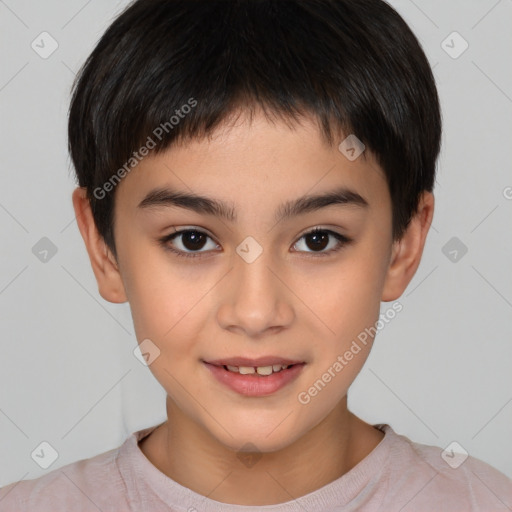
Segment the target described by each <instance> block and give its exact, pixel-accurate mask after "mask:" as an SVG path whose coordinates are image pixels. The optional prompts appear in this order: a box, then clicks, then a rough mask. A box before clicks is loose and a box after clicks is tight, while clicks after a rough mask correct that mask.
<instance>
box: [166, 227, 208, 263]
mask: <svg viewBox="0 0 512 512" xmlns="http://www.w3.org/2000/svg"><path fill="white" fill-rule="evenodd" d="M208 239H210V240H211V237H210V236H209V235H207V234H206V233H204V232H203V231H199V230H197V229H184V230H182V231H177V232H176V233H172V234H171V235H168V236H165V237H164V238H162V239H160V240H159V242H160V244H161V245H162V246H163V247H164V249H166V250H169V251H171V252H173V253H175V254H176V255H177V256H183V257H185V258H194V257H197V256H201V255H202V254H203V253H204V252H207V251H201V249H203V248H204V247H205V245H207V241H208ZM216 247H217V244H215V243H213V247H211V248H212V249H215V248H216Z"/></svg>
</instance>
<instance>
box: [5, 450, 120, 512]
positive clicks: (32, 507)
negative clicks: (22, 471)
mask: <svg viewBox="0 0 512 512" xmlns="http://www.w3.org/2000/svg"><path fill="white" fill-rule="evenodd" d="M119 449H120V447H119V448H115V449H113V450H110V451H107V452H104V453H101V454H99V455H96V456H94V457H91V458H89V459H83V460H79V461H77V462H74V463H72V464H68V465H66V466H63V467H61V468H58V469H55V470H53V471H50V472H49V473H47V474H46V475H43V476H41V477H39V478H36V479H33V480H20V481H18V482H13V483H11V484H9V485H7V486H5V487H2V488H1V489H0V512H4V511H5V512H7V511H9V512H18V511H24V512H31V511H34V512H35V511H37V512H47V511H48V512H50V511H51V512H55V511H59V510H73V511H77V512H78V511H80V512H81V511H84V512H85V511H89V510H91V511H92V510H94V511H96V512H97V511H98V510H102V511H103V512H107V511H110V510H114V506H115V510H116V511H121V510H128V506H127V505H126V506H124V508H123V505H125V504H124V503H123V501H122V500H123V496H124V495H125V493H124V492H123V486H124V483H123V480H122V478H121V474H120V472H119V470H118V468H117V464H116V458H117V455H118V452H119ZM105 487H108V488H109V492H108V493H106V492H105ZM114 489H117V492H116V493H115V504H113V503H112V497H113V495H112V490H114Z"/></svg>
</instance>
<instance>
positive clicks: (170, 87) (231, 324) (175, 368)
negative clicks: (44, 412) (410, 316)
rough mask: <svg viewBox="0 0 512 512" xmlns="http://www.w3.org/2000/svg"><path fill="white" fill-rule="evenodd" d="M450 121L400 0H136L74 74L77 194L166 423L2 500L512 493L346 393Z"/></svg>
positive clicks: (480, 466)
mask: <svg viewBox="0 0 512 512" xmlns="http://www.w3.org/2000/svg"><path fill="white" fill-rule="evenodd" d="M440 136H441V121H440V112H439V101H438V96H437V91H436V87H435V83H434V79H433V76H432V73H431V70H430V68H429V65H428V62H427V59H426V57H425V55H424V53H423V51H422V50H421V48H420V46H419V44H418V41H417V40H416V38H415V37H414V35H413V34H412V33H411V31H410V29H409V28H408V27H407V25H406V24H405V22H404V21H403V20H402V19H401V18H400V16H399V15H398V14H397V13H396V12H395V11H394V10H393V9H392V8H391V7H390V6H389V5H387V4H386V3H384V2H382V1H381V0H359V1H355V0H336V1H335V0H302V1H298V0H297V1H284V0H278V1H276V0H227V1H226V0H223V1H218V0H181V1H179V0H139V1H137V2H135V3H133V4H132V5H131V6H130V7H129V8H128V9H127V10H126V11H125V12H124V13H123V14H122V15H121V16H119V17H118V19H117V20H115V21H114V23H113V24H112V25H111V27H110V28H109V29H108V30H107V32H106V33H105V35H104V36H103V38H102V39H101V40H100V42H99V43H98V45H97V47H96V49H95V50H94V52H93V53H92V55H91V56H90V58H89V59H88V61H87V62H86V64H85V66H84V68H83V69H82V71H81V73H80V75H79V77H78V78H77V82H76V84H75V88H74V94H73V99H72V103H71V108H70V114H69V149H70V153H71V156H72V159H73V163H74V166H75V169H76V172H77V176H78V182H79V185H80V187H78V188H77V189H76V190H75V191H74V193H73V205H74V208H75V212H76V218H77V223H78V226H79V229H80V232H81V234H82V237H83V239H84V242H85V245H86V248H87V251H88V254H89V257H90V260H91V265H92V268H93V271H94V274H95V277H96V279H97V282H98V288H99V292H100V294H101V296H102V297H103V298H104V299H105V300H108V301H110V302H114V303H123V302H126V301H128V302H129V304H130V308H131V312H132V316H133V320H134V326H135V331H136V335H137V339H138V341H139V343H140V346H141V351H142V352H143V354H144V357H145V358H146V361H147V363H148V365H149V367H150V370H151V371H152V373H153V374H154V376H155V378H156V379H157V380H158V381H159V383H160V384H161V385H162V386H163V387H164V389H165V390H166V392H167V416H168V419H167V421H165V422H164V423H162V424H160V425H156V426H153V427H150V428H147V429H144V430H141V431H138V432H135V433H134V434H133V435H132V436H131V437H130V438H129V439H127V440H126V442H125V443H124V444H123V445H122V446H121V447H119V448H117V449H113V450H111V451H109V452H106V453H104V454H100V455H97V456H96V457H93V458H91V459H87V460H84V461H79V462H76V463H74V464H70V465H68V466H65V467H63V468H60V469H57V470H54V471H52V472H50V473H48V474H47V475H45V476H44V477H41V478H39V479H36V480H32V481H24V482H17V483H13V484H11V485H9V486H7V487H5V488H4V489H2V490H1V492H0V510H10V511H11V510H24V511H30V510H34V511H46V510H73V511H75V510H102V511H125V510H141V511H142V510H148V511H169V510H172V511H189V512H192V511H198V512H199V511H200V512H203V511H212V512H213V511H233V512H234V511H242V510H272V511H275V512H280V511H283V512H284V511H295V510H301V511H302V510H303V511H308V512H313V511H319V512H320V511H321V512H324V511H339V512H341V511H353V510H363V511H373V510H382V511H400V510H401V511H404V512H405V511H427V510H428V511H458V510H460V511H462V510H464V511H469V510H486V511H487V510H489V511H491V510H492V511H500V510H511V509H512V482H511V481H510V480H509V479H508V478H506V477H505V476H504V475H502V474H501V473H500V472H498V471H497V470H495V469H493V468H491V467H490V466H488V465H487V464H485V463H484V462H482V461H479V460H477V459H474V458H472V457H469V458H467V459H466V460H465V461H464V462H463V463H462V464H460V465H459V466H458V467H457V468H454V467H451V466H450V465H449V464H447V463H446V462H445V461H444V460H443V459H442V457H441V449H439V448H436V447H432V446H425V445H420V444H417V443H414V442H412V441H410V440H409V439H407V438H405V437H403V436H399V435H397V434H396V433H395V432H394V431H393V429H392V428H391V427H390V426H389V425H385V424H383V425H369V424H367V423H365V422H364V421H362V420H360V419H359V418H357V417H356V416H355V415H353V414H352V413H351V412H350V411H349V410H348V408H347V390H348V388H349V386H350V384H351V383H352V382H353V380H354V379H355V377H356V376H357V374H358V373H359V371H360V370H361V368H362V366H363V364H364V362H365V360H366V358H367V357H368V354H369V352H370V349H371V346H372V343H373V338H374V333H375V331H372V330H371V329H370V327H371V326H374V325H375V323H376V321H377V320H378V318H379V312H380V302H381V301H384V302H390V301H395V300H396V299H398V298H399V297H400V296H401V294H402V293H403V291H404V290H405V288H406V287H407V285H408V283H409V282H410V280H411V279H412V277H413V276H414V274H415V272H416V269H417V268H418V265H419V263H420V260H421V255H422V252H423V247H424V244H425V240H426V236H427V233H428V230H429V227H430V223H431V221H432V216H433V210H434V197H433V194H432V190H433V184H434V179H435V165H436V160H437V156H438V153H439V149H440ZM367 332H370V333H372V334H371V335H370V336H366V337H364V336H361V333H367ZM453 456H454V457H455V454H453Z"/></svg>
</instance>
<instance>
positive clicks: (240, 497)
mask: <svg viewBox="0 0 512 512" xmlns="http://www.w3.org/2000/svg"><path fill="white" fill-rule="evenodd" d="M343 138H344V137H342V138H340V139H339V141H340V142H341V140H343ZM337 146H338V143H337V144H335V145H334V146H333V147H329V146H328V145H327V144H326V143H325V142H324V141H323V139H322V138H321V136H320V132H319V130H318V126H317V125H316V123H315V122H314V120H313V119H311V118H304V119H303V120H302V121H301V123H299V124H294V126H293V127H290V126H288V125H286V124H285V123H283V122H282V121H276V122H274V123H270V122H269V121H267V120H266V119H265V118H264V117H263V116H262V115H261V113H259V114H258V115H256V116H255V118H254V119H253V122H252V123H250V122H249V121H248V120H247V118H246V117H244V116H242V118H241V120H239V122H237V123H234V124H233V123H227V122H226V123H224V125H223V126H222V127H221V128H219V129H217V130H216V132H215V133H214V136H213V137H211V138H210V139H206V138H205V139H202V140H193V141H188V142H184V143H182V144H180V145H176V146H173V147H172V148H170V149H168V150H166V151H165V152H163V153H161V154H159V155H155V154H150V155H149V156H147V157H146V158H144V160H142V161H141V162H140V163H139V164H138V166H137V167H136V168H135V169H134V170H133V171H132V172H131V173H130V174H128V175H127V176H126V177H125V178H124V179H123V180H122V181H121V183H120V184H119V185H118V187H117V190H116V206H115V225H114V226H115V240H116V247H117V251H118V260H117V261H116V260H115V258H114V257H113V256H112V254H111V253H110V251H109V250H108V249H107V248H106V245H105V243H104V242H103V239H102V238H101V236H100V235H99V234H98V232H97V229H96V226H95V224H94V221H93V217H92V213H91V210H90V206H89V203H88V201H87V200H86V199H85V190H84V189H81V188H77V189H76V190H75V191H74V192H73V205H74V208H75V213H76V217H77V222H78V226H79V229H80V232H81V234H82V237H83V239H84V242H85V245H86V247H87V251H88V254H89V257H90V260H91V265H92V268H93V271H94V274H95V276H96V279H97V282H98V288H99V292H100V294H101V296H102V297H103V298H104V299H105V300H107V301H110V302H113V303H122V302H126V301H128V302H129V304H130V308H131V312H132V316H133V320H134V326H135V332H136V336H137V339H138V341H139V343H140V342H141V341H142V340H144V339H147V338H149V339H150V340H151V341H152V342H153V343H154V344H155V345H156V346H158V348H159V350H160V355H159V357H157V358H156V359H155V360H154V362H152V363H151V364H150V365H149V368H150V370H151V372H152V373H153V375H154V376H155V378H156V379H157V380H158V382H159V383H160V384H161V385H162V386H163V387H164V389H165V390H166V392H167V416H168V420H167V421H166V422H165V423H163V424H162V425H160V426H159V427H158V428H157V429H156V430H155V431H153V432H152V433H151V434H150V435H149V436H148V437H147V438H145V439H144V440H143V441H142V442H141V443H140V444H139V447H140V449H141V450H142V452H143V453H144V455H145V456H146V457H147V458H148V459H149V460H150V462H151V463H153V464H154V465H155V466H156V467H157V468H158V469H159V470H160V471H162V472H163V473H165V474H166V475H167V476H169V477H170V478H172V479H174V480H175V481H176V482H178V483H179V484H181V485H183V486H185V487H188V488H189V489H191V490H193V491H195V492H197V493H199V494H201V495H203V496H208V497H209V498H210V499H213V500H216V501H220V502H224V503H232V504H240V505H260V506H263V505H271V504H276V503H283V502H287V501H291V500H293V499H294V498H297V497H300V496H303V495H305V494H308V493H310V492H313V491H315V490H316V489H319V488H320V487H323V486H324V485H326V484H328V483H330V482H332V481H334V480H335V479H337V478H339V477H340V476H342V475H343V474H345V473H347V472H348V471H350V469H352V468H353V467H354V466H355V465H356V464H358V463H359V462H360V461H361V460H362V459H363V458H364V457H366V456H367V455H368V454H369V453H370V452H371V451H372V450H373V449H374V448H375V447H376V446H377V445H378V444H379V442H380V441H381V440H382V438H383V434H382V432H380V431H378V430H377V429H375V428H374V427H372V426H371V425H369V424H367V423H365V422H364V421H362V420H360V419H359V418H357V417H356V416H355V415H353V414H352V413H351V412H350V411H349V410H348V408H347V390H348V388H349V386H350V385H351V384H352V382H353V381H354V379H355V378H356V376H357V374H358V373H359V371H360V370H361V368H362V366H363V364H364V362H365V361H366V359H367V357H368V354H369V352H370V349H371V345H372V343H368V344H367V345H366V346H364V345H361V344H360V345H361V348H362V350H361V351H360V352H359V353H358V354H357V355H355V356H354V358H353V359H352V360H351V361H350V362H349V363H348V364H347V365H346V366H345V367H344V368H343V371H341V372H339V373H337V374H336V377H335V378H333V379H332V380H331V382H329V383H328V384H327V385H326V386H325V387H324V388H323V389H322V391H321V392H319V393H318V395H317V396H315V397H313V398H312V399H311V401H310V402H309V403H308V404H301V403H300V402H299V401H298V399H297V396H298V394H299V393H300V392H301V391H307V390H308V388H310V387H311V386H312V385H313V383H314V382H315V381H317V380H318V379H319V378H321V376H322V374H323V373H324V372H325V371H326V370H327V368H329V367H331V366H332V365H333V363H334V362H335V361H336V359H337V357H338V356H339V355H342V354H344V353H345V351H346V350H347V349H348V348H349V347H350V345H351V343H352V341H353V340H355V339H356V338H357V335H358V334H359V333H361V332H362V331H364V329H365V328H369V327H371V326H374V325H375V323H376V322H377V320H378V319H379V312H380V302H381V301H382V302H388V301H393V300H396V299H398V298H399V297H400V296H401V294H402V293H403V291H404V290H405V288H406V287H407V285H408V283H409V282H410V280H411V279H412V277H413V276H414V274H415V272H416V270H417V268H418V265H419V263H420V260H421V255H422V252H423V247H424V243H425V240H426V236H427V233H428V230H429V227H430V224H431V221H432V216H433V210H434V197H433V195H432V194H431V193H428V192H425V193H424V194H423V196H422V198H421V201H420V204H419V207H418V211H417V213H416V215H415V216H414V217H413V219H412V220H411V222H410V224H409V227H408V229H407V231H406V233H405V234H404V236H403V237H402V239H401V240H399V241H395V242H393V240H392V231H391V221H392V218H391V199H390V195H389V190H388V187H387V184H386V181H385V176H384V173H383V172H382V170H381V169H380V168H379V166H378V165H377V163H376V161H375V159H374V158H373V156H372V155H371V153H370V152H369V151H366V152H365V153H364V156H361V157H359V158H357V159H356V160H355V161H349V160H348V159H347V158H346V157H345V156H344V155H343V154H342V153H341V152H340V151H339V150H338V148H337ZM159 185H167V186H172V187H173V188H176V189H179V190H180V191H186V192H194V193H196V194H200V195H203V196H208V197H211V198H216V199H219V200H223V201H226V202H230V203H231V204H232V205H233V207H234V208H235V209H236V211H237V214H238V219H237V221H236V222H235V223H230V222H228V221H227V220H225V219H219V218H217V217H215V216H212V215H206V214H198V213H195V212H191V211H189V210H186V209H183V208H160V209H148V210H145V211H138V210H141V209H140V208H137V205H138V204H139V202H140V201H141V200H142V199H143V198H144V196H145V194H146V193H147V192H148V191H149V190H151V189H153V188H154V187H156V186H159ZM340 185H344V186H347V187H349V188H350V189H352V190H354V191H356V192H358V193H359V194H361V195H362V196H363V197H364V198H365V199H366V200H367V201H368V203H369V207H368V208H366V209H364V208H358V207H356V206H353V205H341V206H339V205H336V206H329V207H327V208H323V209H321V210H318V211H314V212H310V213H306V214H302V215H300V216H297V217H293V218H290V219H287V220H283V221H281V222H278V223H277V224H276V223H275V222H274V221H273V215H274V211H275V210H276V209H277V207H278V206H279V205H280V204H281V203H282V202H283V201H285V200H289V199H295V198H298V197H300V196H303V195H306V194H313V193H321V192H326V191H330V190H332V189H334V188H336V187H338V186H340ZM317 226H319V227H322V228H325V229H327V228H328V229H331V230H333V231H335V232H337V233H340V234H343V235H346V236H348V237H349V238H353V242H352V243H349V244H347V245H344V246H342V247H341V250H340V251H338V252H334V253H331V254H328V255H325V256H324V257H322V256H318V254H319V253H322V252H323V253H324V254H325V253H327V251H329V249H331V248H333V247H336V246H337V242H336V239H335V238H334V237H332V236H331V237H330V238H328V245H326V246H321V247H320V248H319V249H318V248H316V249H315V247H318V246H315V245H314V243H313V242H314V240H313V242H312V241H311V238H310V237H309V238H308V237H303V235H304V234H305V233H307V232H308V231H310V230H311V229H312V228H314V227H317ZM191 227H192V228H195V229H198V230H201V231H204V232H206V233H207V235H209V236H210V237H211V238H206V239H205V242H204V246H203V247H201V246H200V245H199V246H195V247H197V249H196V250H195V252H196V253H197V252H198V251H202V256H200V257H198V258H190V259H186V258H179V257H177V256H175V255H173V254H172V253H171V252H169V251H166V250H165V249H164V248H163V247H162V246H161V245H159V243H158V239H159V238H161V237H163V236H164V235H167V234H171V233H173V232H174V231H175V229H183V228H191ZM247 236H251V237H253V238H254V239H255V240H257V242H258V243H259V244H260V246H261V248H262V250H263V252H262V254H261V255H260V256H259V258H257V259H256V260H255V261H254V262H252V263H250V264H249V263H247V262H246V261H245V260H244V259H242V258H241V257H240V256H239V255H238V254H237V252H236V248H237V246H238V245H239V244H240V243H241V242H242V240H244V239H245V238H246V237H247ZM186 243H187V241H186V239H184V237H183V236H181V237H177V238H175V239H174V241H169V242H168V244H169V245H171V246H173V247H174V248H176V249H178V250H179V249H181V250H182V251H187V250H188V251H189V252H192V251H193V250H194V246H191V245H190V243H189V245H188V246H187V245H185V244H186ZM190 247H192V248H191V249H190ZM371 341H373V340H371ZM269 354H270V355H278V356H282V357H289V358H292V359H297V360H301V361H306V363H307V364H306V365H305V367H304V368H303V370H302V372H301V374H300V375H299V377H298V378H297V379H296V380H295V381H293V382H292V383H290V384H288V385H287V386H286V387H285V388H283V389H281V390H279V391H278V392H276V393H275V394H273V395H269V396H266V397H248V396H244V395H241V394H238V393H235V392H234V391H232V390H231V389H229V388H227V387H226V386H224V385H223V384H221V383H219V382H218V381H217V380H215V379H214V378H213V376H212V375H211V374H210V372H209V371H208V369H207V368H206V367H205V366H204V364H203V362H202V361H203V360H212V359H219V358H223V357H230V356H233V357H234V356H246V357H258V356H260V355H269ZM249 442H250V443H252V444H253V445H255V446H256V447H257V451H258V453H259V457H260V458H259V460H257V462H256V463H255V464H254V465H252V466H250V467H249V466H248V465H247V464H245V463H243V462H242V461H241V459H240V457H238V456H237V454H238V453H239V451H240V449H241V448H242V447H243V446H244V445H246V443H249Z"/></svg>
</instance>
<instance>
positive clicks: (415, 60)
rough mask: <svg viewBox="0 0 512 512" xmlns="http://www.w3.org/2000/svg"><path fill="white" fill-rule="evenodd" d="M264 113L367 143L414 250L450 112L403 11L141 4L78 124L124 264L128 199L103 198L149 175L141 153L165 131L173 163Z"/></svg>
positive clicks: (79, 160)
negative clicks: (412, 231)
mask: <svg viewBox="0 0 512 512" xmlns="http://www.w3.org/2000/svg"><path fill="white" fill-rule="evenodd" d="M194 102H195V104H194ZM185 105H194V108H188V110H185V107H184V106H185ZM256 107H259V108H261V109H262V110H263V112H264V113H265V115H266V116H267V118H268V119H273V118H276V117H279V118H281V119H284V120H285V121H287V122H288V121H292V120H297V119H299V118H300V117H301V116H306V115H313V116H314V118H316V120H317V121H318V126H319V128H320V131H321V134H322V137H323V138H324V139H325V140H326V141H327V142H328V143H329V144H331V145H332V144H333V143H337V144H339V143H340V142H341V140H335V134H336V133H345V134H346V135H348V134H355V135H356V136H357V137H358V138H359V139H360V140H361V141H362V142H363V143H364V144H365V145H366V147H367V149H369V150H370V151H371V152H372V153H373V154H374V155H375V156H376V158H377V161H378V163H379V165H380V166H381V167H382V169H383V170H384V172H385V174H386V178H387V182H388V186H389V191H390V195H391V200H392V204H393V211H392V214H393V238H394V239H395V240H397V239H399V238H401V236H402V235H403V232H404V230H405V229H406V227H407V226H408V224H409V221H410V219H411V217H412V215H413V214H414V213H415V212H416V211H417V207H418V200H419V196H420V194H421V192H422V191H424V190H427V191H430V192H431V191H432V189H433V186H434V180H435V171H436V160H437V156H438V154H439V150H440V144H441V113H440V107H439V98H438V95H437V90H436V86H435V81H434V77H433V75H432V71H431V69H430V66H429V63H428V61H427V58H426V56H425V54H424V52H423V50H422V49H421V46H420V44H419V42H418V40H417V39H416V37H415V36H414V34H413V33H412V32H411V30H410V29H409V27H408V26H407V24H406V23H405V21H404V20H403V19H402V18H401V17H400V16H399V14H398V13H397V12H396V11H395V10H394V9H393V8H392V7H391V6H389V5H388V4H387V3H385V2H383V1H381V0H138V1H135V2H133V3H132V4H130V5H129V6H128V7H127V8H126V9H125V10H124V11H123V12H122V13H121V14H120V15H119V16H118V17H117V18H116V19H115V20H114V22H113V23H112V24H111V25H110V27H109V28H108V29H107V31H106V32H105V34H104V35H103V36H102V38H101V39H100V41H99V43H98V44H97V46H96V48H95V49H94V51H93V52H92V54H91V55H90V56H89V58H88V59H87V61H86V62H85V64H84V66H83V67H82V69H81V70H80V72H79V74H78V75H77V78H76V80H75V83H74V84H73V96H72V100H71V106H70V111H69V125H68V134H69V152H70V155H71V158H72V161H73V164H74V167H75V169H76V174H77V177H78V183H79V186H81V187H86V188H87V195H88V198H89V200H90V201H91V208H92V212H93V215H94V220H95V223H96V226H97V228H98V231H99V233H100V234H101V235H102V237H103V238H104V240H105V243H106V244H107V246H108V247H109V248H110V249H111V251H112V252H113V254H114V255H116V248H115V243H114V232H113V221H114V219H113V211H114V199H115V187H104V185H105V184H106V183H107V182H108V181H109V180H111V179H112V177H113V176H114V174H115V173H116V171H117V170H119V171H121V168H122V166H124V169H125V171H126V170H128V171H129V169H127V165H126V163H127V162H128V161H130V162H131V163H130V167H131V166H132V165H131V164H134V165H136V162H134V161H133V152H134V151H136V150H137V149H138V148H140V147H142V146H144V145H145V144H147V143H148V137H151V138H152V139H154V138H155V137H154V136H152V135H151V134H154V132H155V129H156V128H157V127H165V129H163V128H161V129H160V131H161V132H162V133H161V134H160V135H161V137H160V138H159V140H158V143H157V144H156V147H155V149H154V151H155V152H160V151H163V150H165V149H167V148H169V147H170V146H171V144H172V143H173V142H174V141H176V140H178V139H181V140H186V139H187V138H198V137H203V136H206V135H209V134H211V133H212V132H213V130H214V129H215V128H216V127H217V126H218V125H219V124H220V123H221V122H223V121H226V120H227V119H228V118H229V117H230V116H231V115H232V114H234V113H236V112H239V111H248V112H249V113H250V114H251V115H252V113H253V112H254V110H255V108H256ZM183 112H188V113H187V114H186V115H179V114H181V113H183ZM177 115H179V117H180V119H179V120H178V122H177V123H174V122H172V119H171V118H173V116H174V118H176V119H177ZM130 159H131V160H130ZM123 174H124V173H123V172H120V173H118V175H117V177H118V178H119V179H120V177H122V175H123ZM110 182H111V183H112V181H110ZM100 189H101V190H102V192H101V197H99V198H98V197H97V196H98V193H95V192H94V191H95V190H100ZM106 189H108V193H106Z"/></svg>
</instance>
